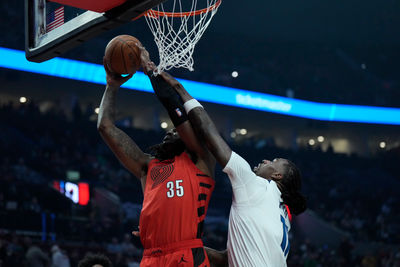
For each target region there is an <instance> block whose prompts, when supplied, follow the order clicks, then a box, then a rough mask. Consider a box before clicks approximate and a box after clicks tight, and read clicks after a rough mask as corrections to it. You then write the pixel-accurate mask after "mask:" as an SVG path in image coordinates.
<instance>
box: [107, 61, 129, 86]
mask: <svg viewBox="0 0 400 267" xmlns="http://www.w3.org/2000/svg"><path fill="white" fill-rule="evenodd" d="M103 65H104V69H105V71H106V81H107V85H108V86H110V87H116V88H118V87H120V86H121V85H122V84H124V83H125V82H126V81H127V80H129V79H130V78H132V76H133V74H129V75H128V76H122V75H121V74H117V73H114V72H111V70H110V69H109V67H108V65H107V62H106V59H105V57H104V58H103Z"/></svg>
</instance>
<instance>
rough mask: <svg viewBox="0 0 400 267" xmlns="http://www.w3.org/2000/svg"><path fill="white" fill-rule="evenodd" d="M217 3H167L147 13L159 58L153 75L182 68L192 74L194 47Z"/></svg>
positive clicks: (184, 0)
mask: <svg viewBox="0 0 400 267" xmlns="http://www.w3.org/2000/svg"><path fill="white" fill-rule="evenodd" d="M190 1H192V2H191V3H189V4H190V5H189V6H188V2H190ZM220 3H221V0H168V1H167V2H166V3H163V4H160V5H159V6H157V7H156V8H155V9H151V10H149V11H148V12H147V14H146V16H145V17H146V21H147V24H148V25H149V28H150V30H151V32H152V33H153V35H154V41H155V42H156V44H157V47H158V51H159V55H160V62H159V65H158V66H157V73H156V74H158V73H161V72H162V71H163V70H169V69H171V68H182V67H183V68H187V69H189V70H190V71H193V64H194V61H193V52H194V48H195V46H196V44H197V42H198V41H199V40H200V38H201V36H202V35H203V33H204V31H205V30H206V29H207V27H208V25H209V24H210V22H211V19H212V18H213V16H214V15H215V13H216V12H217V10H218V7H219V5H220Z"/></svg>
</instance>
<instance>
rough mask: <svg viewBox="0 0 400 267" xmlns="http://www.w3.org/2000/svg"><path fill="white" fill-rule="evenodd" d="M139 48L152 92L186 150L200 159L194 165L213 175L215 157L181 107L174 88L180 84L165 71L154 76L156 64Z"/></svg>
mask: <svg viewBox="0 0 400 267" xmlns="http://www.w3.org/2000/svg"><path fill="white" fill-rule="evenodd" d="M141 50H142V53H141V60H142V64H143V70H144V72H145V74H147V75H148V76H149V78H150V81H151V83H152V86H153V89H154V92H155V94H156V95H157V97H158V99H159V100H160V102H161V103H162V104H163V105H164V107H165V109H166V110H167V112H168V114H169V117H170V119H171V121H172V122H173V124H174V126H175V128H176V130H177V132H178V133H179V136H180V138H181V139H182V141H183V142H184V143H185V146H186V148H187V150H189V152H191V153H194V154H196V156H197V158H198V159H200V161H199V162H198V163H196V165H198V167H199V168H200V169H201V170H202V171H204V172H205V173H206V174H208V175H210V176H213V173H214V166H215V159H214V157H213V156H212V154H211V153H210V152H209V151H208V150H207V149H206V148H205V146H204V145H203V144H202V143H201V142H200V140H199V139H198V136H197V135H196V134H195V132H194V130H193V127H192V125H191V123H190V121H189V120H188V118H187V114H186V113H185V110H184V108H183V101H182V99H181V98H180V96H179V95H178V94H177V92H176V89H175V88H176V87H182V85H181V84H180V83H179V82H178V81H177V80H176V79H175V78H174V77H172V76H171V75H169V74H168V73H166V72H162V73H160V74H159V75H157V76H154V75H153V74H152V73H153V71H154V70H155V68H156V66H155V64H154V63H153V62H151V60H150V58H149V54H148V52H147V51H146V50H145V49H144V48H143V47H142V48H141ZM202 163H204V164H205V168H203V167H202V166H201V165H202ZM204 164H203V165H204ZM199 165H200V166H199Z"/></svg>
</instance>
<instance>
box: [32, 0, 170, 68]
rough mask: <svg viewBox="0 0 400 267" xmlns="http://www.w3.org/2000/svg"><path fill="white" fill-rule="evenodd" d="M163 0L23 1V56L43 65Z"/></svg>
mask: <svg viewBox="0 0 400 267" xmlns="http://www.w3.org/2000/svg"><path fill="white" fill-rule="evenodd" d="M163 1H165V0H52V1H49V0H25V55H26V58H27V59H28V60H29V61H34V62H43V61H46V60H48V59H51V58H53V57H57V56H60V55H61V54H62V53H64V52H66V51H68V50H70V49H71V48H73V47H75V46H78V45H79V44H81V43H83V42H85V41H86V40H89V39H90V38H92V37H94V36H96V35H99V34H100V33H102V32H105V31H108V30H110V29H113V28H116V27H118V26H120V25H122V24H124V23H127V22H130V21H132V20H133V19H135V18H138V17H140V16H141V15H142V14H143V13H144V12H145V11H147V10H148V9H150V8H153V7H155V6H157V5H158V4H160V3H161V2H163Z"/></svg>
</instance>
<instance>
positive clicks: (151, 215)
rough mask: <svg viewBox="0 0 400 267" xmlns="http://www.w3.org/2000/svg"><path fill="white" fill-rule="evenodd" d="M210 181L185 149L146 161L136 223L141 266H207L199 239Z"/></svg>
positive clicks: (207, 262) (210, 186) (208, 196)
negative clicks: (142, 191)
mask: <svg viewBox="0 0 400 267" xmlns="http://www.w3.org/2000/svg"><path fill="white" fill-rule="evenodd" d="M214 184H215V182H214V180H213V179H212V178H211V177H209V176H208V175H206V174H204V173H203V172H201V171H200V170H199V169H198V168H197V167H196V165H195V164H194V163H193V162H192V160H191V159H190V158H189V156H188V154H186V153H185V152H183V153H182V154H181V155H179V156H176V157H175V158H174V159H172V160H164V161H161V162H160V161H159V160H157V159H154V160H152V161H151V162H150V164H149V171H148V172H147V179H146V187H145V190H144V200H143V208H142V212H141V214H140V223H139V224H140V238H141V241H142V244H143V247H144V249H145V250H144V253H143V259H142V262H141V264H140V266H141V267H146V266H153V267H154V266H202V267H203V266H204V267H205V266H208V267H209V266H210V264H209V261H208V258H207V254H206V253H205V250H204V249H203V243H202V241H201V239H200V238H201V236H202V233H203V225H204V218H205V216H206V213H207V209H208V203H209V201H210V198H211V194H212V191H213V189H214Z"/></svg>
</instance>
